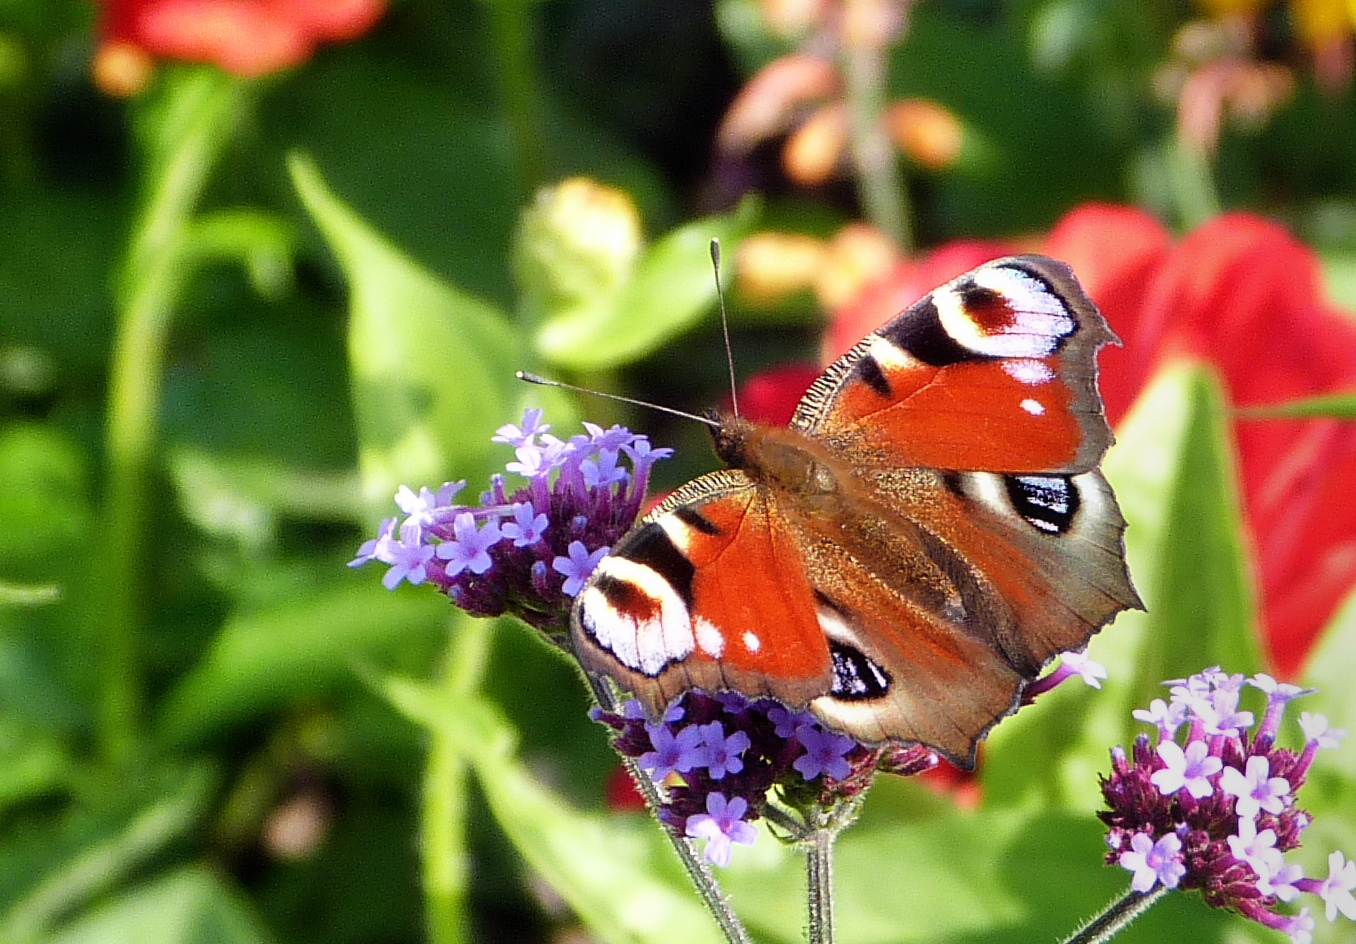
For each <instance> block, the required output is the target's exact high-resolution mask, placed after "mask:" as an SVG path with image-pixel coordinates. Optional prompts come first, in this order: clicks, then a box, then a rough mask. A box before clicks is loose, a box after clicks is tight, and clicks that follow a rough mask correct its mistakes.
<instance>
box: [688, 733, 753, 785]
mask: <svg viewBox="0 0 1356 944" xmlns="http://www.w3.org/2000/svg"><path fill="white" fill-rule="evenodd" d="M700 730H701V732H702V743H703V745H704V746H705V748H706V772H707V776H709V777H710V778H711V779H712V780H724V779H725V775H726V774H737V773H739V772H740V771H741V770H743V769H744V760H743V758H741V757H740V755H741V754H743V753H744V752H745V751H747V750H748V749H749V745H750V743H751V742H750V741H749V736H748V734H746V733H745V732H743V731H736V732H734V733H733V734H731V735H730V736H729V737H726V736H725V726H724V725H723V724H721V723H720V722H719V721H712V722H711V723H710V724H705V725H702V727H701V728H700Z"/></svg>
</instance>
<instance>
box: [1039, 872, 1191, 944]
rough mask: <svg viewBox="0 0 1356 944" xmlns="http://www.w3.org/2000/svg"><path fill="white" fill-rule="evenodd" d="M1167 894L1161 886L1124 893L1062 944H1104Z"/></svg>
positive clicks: (1166, 890)
mask: <svg viewBox="0 0 1356 944" xmlns="http://www.w3.org/2000/svg"><path fill="white" fill-rule="evenodd" d="M1167 893H1168V889H1167V888H1165V887H1164V886H1162V885H1155V886H1154V887H1153V888H1151V889H1150V890H1149V891H1147V892H1143V893H1141V892H1134V891H1132V892H1126V894H1125V895H1124V896H1122V897H1120V898H1117V899H1116V900H1115V901H1113V902H1112V903H1111V904H1109V905H1107V906H1106V908H1105V909H1104V910H1103V911H1102V913H1101V914H1099V915H1098V916H1097V917H1095V918H1093V919H1092V920H1091V921H1089V922H1088V923H1087V924H1085V925H1083V927H1081V928H1079V929H1078V930H1077V931H1076V932H1074V934H1073V936H1072V937H1070V938H1068V939H1067V940H1065V941H1064V944H1105V942H1106V941H1109V940H1111V939H1112V938H1113V937H1115V936H1116V935H1117V934H1119V933H1120V932H1121V931H1123V930H1125V928H1126V927H1128V926H1129V924H1130V922H1131V921H1134V920H1135V919H1136V918H1138V917H1139V916H1140V915H1142V914H1143V913H1144V912H1146V911H1148V910H1149V906H1150V905H1152V904H1154V903H1155V902H1157V901H1158V900H1159V899H1160V898H1162V897H1163V896H1164V895H1166V894H1167Z"/></svg>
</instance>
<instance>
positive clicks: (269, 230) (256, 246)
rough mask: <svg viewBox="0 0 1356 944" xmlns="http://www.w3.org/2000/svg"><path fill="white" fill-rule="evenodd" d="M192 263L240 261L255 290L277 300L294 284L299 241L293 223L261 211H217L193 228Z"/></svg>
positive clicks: (200, 218) (190, 239) (196, 221)
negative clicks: (293, 267)
mask: <svg viewBox="0 0 1356 944" xmlns="http://www.w3.org/2000/svg"><path fill="white" fill-rule="evenodd" d="M188 246H189V249H188V251H189V254H190V257H191V261H196V262H215V261H218V260H221V261H226V262H236V261H238V262H240V263H241V264H242V265H244V267H245V270H246V272H248V273H249V276H250V283H251V284H252V285H253V286H254V289H255V291H257V292H258V293H259V294H260V295H263V296H264V297H266V298H277V297H279V296H280V295H282V294H283V292H284V290H285V289H286V288H287V287H288V286H289V285H290V284H291V281H292V259H293V256H294V255H295V254H296V251H297V246H298V238H297V232H296V227H295V226H294V225H293V224H292V223H291V221H289V220H287V219H285V218H283V217H281V216H278V215H276V214H273V213H265V212H262V211H259V210H216V211H212V212H208V213H202V214H200V215H199V216H198V217H197V218H196V219H194V220H193V221H192V223H191V225H190V228H189V232H188Z"/></svg>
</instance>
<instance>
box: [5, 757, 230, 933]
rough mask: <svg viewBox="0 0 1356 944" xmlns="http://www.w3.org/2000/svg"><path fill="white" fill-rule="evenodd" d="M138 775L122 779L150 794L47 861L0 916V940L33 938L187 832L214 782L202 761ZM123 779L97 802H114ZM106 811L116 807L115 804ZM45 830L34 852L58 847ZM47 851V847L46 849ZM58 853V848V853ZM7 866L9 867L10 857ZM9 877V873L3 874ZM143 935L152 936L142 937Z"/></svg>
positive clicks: (57, 837)
mask: <svg viewBox="0 0 1356 944" xmlns="http://www.w3.org/2000/svg"><path fill="white" fill-rule="evenodd" d="M138 778H140V779H136V780H133V781H132V782H130V783H129V784H127V785H126V788H127V789H130V790H133V791H136V792H138V793H142V792H146V791H147V787H148V785H149V788H150V790H151V791H152V792H153V793H154V794H155V799H154V800H152V801H151V802H149V803H146V802H145V801H144V800H142V802H141V805H139V806H137V807H136V808H134V809H132V810H131V811H129V812H128V813H125V814H122V816H123V818H120V819H119V820H118V821H117V825H116V828H114V829H113V830H111V831H109V832H106V833H105V832H104V831H103V830H100V833H99V835H97V836H94V837H89V838H87V839H86V840H85V841H84V842H83V843H81V844H80V845H79V846H78V847H76V848H75V849H74V851H73V852H71V853H69V854H67V855H65V856H63V857H62V858H61V859H60V860H59V861H57V862H54V863H50V864H48V866H47V867H46V868H45V869H43V871H42V872H41V873H40V875H41V877H40V878H39V880H38V881H37V882H36V883H35V884H32V885H31V886H30V887H28V888H26V889H25V890H24V892H23V894H22V895H21V896H20V897H19V898H18V899H17V900H16V901H14V902H13V903H12V904H11V905H10V907H9V909H8V910H7V911H6V912H5V914H4V915H3V917H0V940H4V941H28V940H33V939H35V938H36V937H38V936H39V935H41V934H42V933H44V932H45V931H46V930H47V929H49V928H50V927H51V926H52V925H53V923H54V922H55V921H56V920H57V919H59V918H60V917H61V916H63V915H65V914H68V913H70V912H71V911H73V910H74V909H77V908H79V907H81V906H82V905H84V904H85V903H87V902H89V901H90V900H92V899H93V898H95V897H96V896H97V895H99V894H100V893H102V892H104V891H106V890H108V889H109V888H111V887H113V886H114V885H116V884H117V882H119V881H120V880H122V879H123V878H125V877H126V876H128V875H130V874H131V873H132V872H134V871H135V870H136V869H138V868H140V867H141V866H142V865H144V864H145V862H146V861H147V860H149V859H150V858H151V857H152V856H154V855H155V854H157V853H159V852H161V851H162V850H163V849H164V848H165V847H166V846H167V845H168V844H170V843H171V842H173V841H174V840H175V839H177V838H179V837H181V836H183V835H185V834H186V833H188V832H189V831H190V830H191V829H192V828H193V827H194V826H195V825H196V824H198V822H199V820H200V819H201V817H202V815H203V813H204V811H205V809H206V806H207V802H208V799H209V798H210V796H211V794H212V792H213V790H214V789H215V786H216V777H215V775H214V774H213V772H212V771H211V770H210V769H208V768H206V767H202V766H199V767H195V768H190V769H188V770H183V771H166V770H163V769H156V768H142V769H141V770H139V771H138ZM122 788H123V785H117V786H114V787H113V788H112V789H110V790H105V791H103V795H101V796H100V797H99V801H100V802H101V803H109V802H112V803H114V804H117V803H119V802H120V801H121V800H122V799H123V798H122V797H121V795H120V793H121V790H122ZM111 812H117V811H116V810H114V811H111ZM49 832H51V833H52V835H48V836H44V837H43V838H44V839H45V840H46V841H45V843H44V845H43V847H41V848H39V849H38V852H39V853H42V852H45V851H46V847H47V846H56V847H58V849H60V847H61V845H62V839H63V838H65V837H63V836H60V835H57V834H56V831H55V830H51V831H49ZM48 854H49V855H50V853H48ZM58 854H59V853H58ZM6 866H7V867H8V868H12V867H13V866H12V863H9V862H7V863H6ZM6 878H7V879H8V878H10V876H6ZM146 940H157V939H156V938H147V939H146Z"/></svg>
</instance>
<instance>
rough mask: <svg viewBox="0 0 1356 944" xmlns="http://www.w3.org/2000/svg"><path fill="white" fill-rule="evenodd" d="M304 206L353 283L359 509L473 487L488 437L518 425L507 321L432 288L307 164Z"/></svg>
mask: <svg viewBox="0 0 1356 944" xmlns="http://www.w3.org/2000/svg"><path fill="white" fill-rule="evenodd" d="M289 165H290V167H291V171H292V180H293V183H294V184H295V186H296V188H297V192H298V193H299V194H300V195H301V198H302V201H303V202H304V203H305V204H306V208H307V209H308V210H309V211H310V213H311V216H312V217H313V218H314V219H315V221H316V224H317V225H318V226H319V227H320V230H321V232H322V233H323V234H324V235H325V238H326V240H328V242H329V244H330V248H331V249H333V251H334V254H335V255H336V256H337V257H338V259H339V263H340V265H341V266H342V267H343V270H344V272H345V274H346V275H347V277H348V280H349V286H350V291H351V298H350V319H349V360H350V364H351V367H352V374H353V399H354V410H355V412H356V416H357V425H358V436H359V440H360V445H359V467H360V470H361V472H362V479H363V483H362V487H363V498H364V501H365V503H366V504H367V507H368V508H370V509H372V510H373V514H374V516H375V517H380V516H381V515H383V514H386V513H388V511H389V509H390V507H391V496H392V495H394V494H395V491H396V489H397V488H398V487H399V486H400V485H402V484H410V485H413V486H416V487H417V486H419V485H425V484H427V485H432V486H435V487H436V486H437V485H438V484H440V483H442V482H444V481H448V480H450V479H455V478H468V479H471V480H473V481H476V480H478V479H479V478H482V477H484V476H486V475H488V473H489V470H490V468H491V467H492V466H493V465H494V464H495V463H493V462H492V461H491V458H490V453H491V449H492V448H493V446H492V444H491V443H490V436H491V435H492V434H493V432H494V430H495V429H497V428H498V427H499V426H501V425H503V424H504V423H506V422H510V421H512V420H513V419H514V418H515V417H514V416H513V414H512V408H513V406H514V404H515V403H516V402H517V394H518V391H517V390H515V389H514V386H515V384H516V381H515V380H514V376H513V372H514V370H515V369H516V368H518V367H520V366H522V363H523V354H522V351H521V348H520V345H519V344H518V341H517V338H516V336H515V334H514V331H513V328H512V327H511V326H510V324H509V322H508V320H507V319H506V317H505V316H504V314H503V313H502V312H501V311H499V310H498V309H497V308H495V307H494V306H493V305H490V304H488V303H486V302H483V301H480V300H478V299H475V298H472V297H471V296H470V295H467V294H466V293H464V292H461V291H460V290H458V289H457V288H455V287H454V286H452V285H449V284H447V283H446V282H444V281H442V280H440V279H438V278H436V277H435V276H433V275H432V274H431V273H429V272H428V271H427V270H425V269H424V268H422V267H421V266H419V265H417V264H416V263H415V262H414V261H413V260H411V259H410V258H409V257H407V256H406V255H404V254H403V253H401V252H400V251H399V250H397V249H396V248H395V247H393V246H392V245H390V243H388V242H387V241H386V240H385V239H383V238H382V237H381V235H380V234H378V233H377V232H375V231H374V230H373V229H372V228H371V227H370V226H368V225H367V223H366V222H364V221H363V220H362V219H361V218H360V217H358V215H357V214H355V213H354V212H353V210H351V209H350V208H349V207H348V206H346V205H345V204H343V203H342V202H341V201H340V200H339V199H338V197H336V196H335V195H334V194H333V193H332V192H330V191H329V190H328V189H327V188H326V186H325V183H324V181H323V180H322V179H321V177H320V174H319V172H318V171H317V170H316V168H315V167H314V166H313V165H312V164H311V163H310V161H308V160H307V159H306V158H304V157H301V156H293V157H292V158H291V160H290V162H289Z"/></svg>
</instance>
